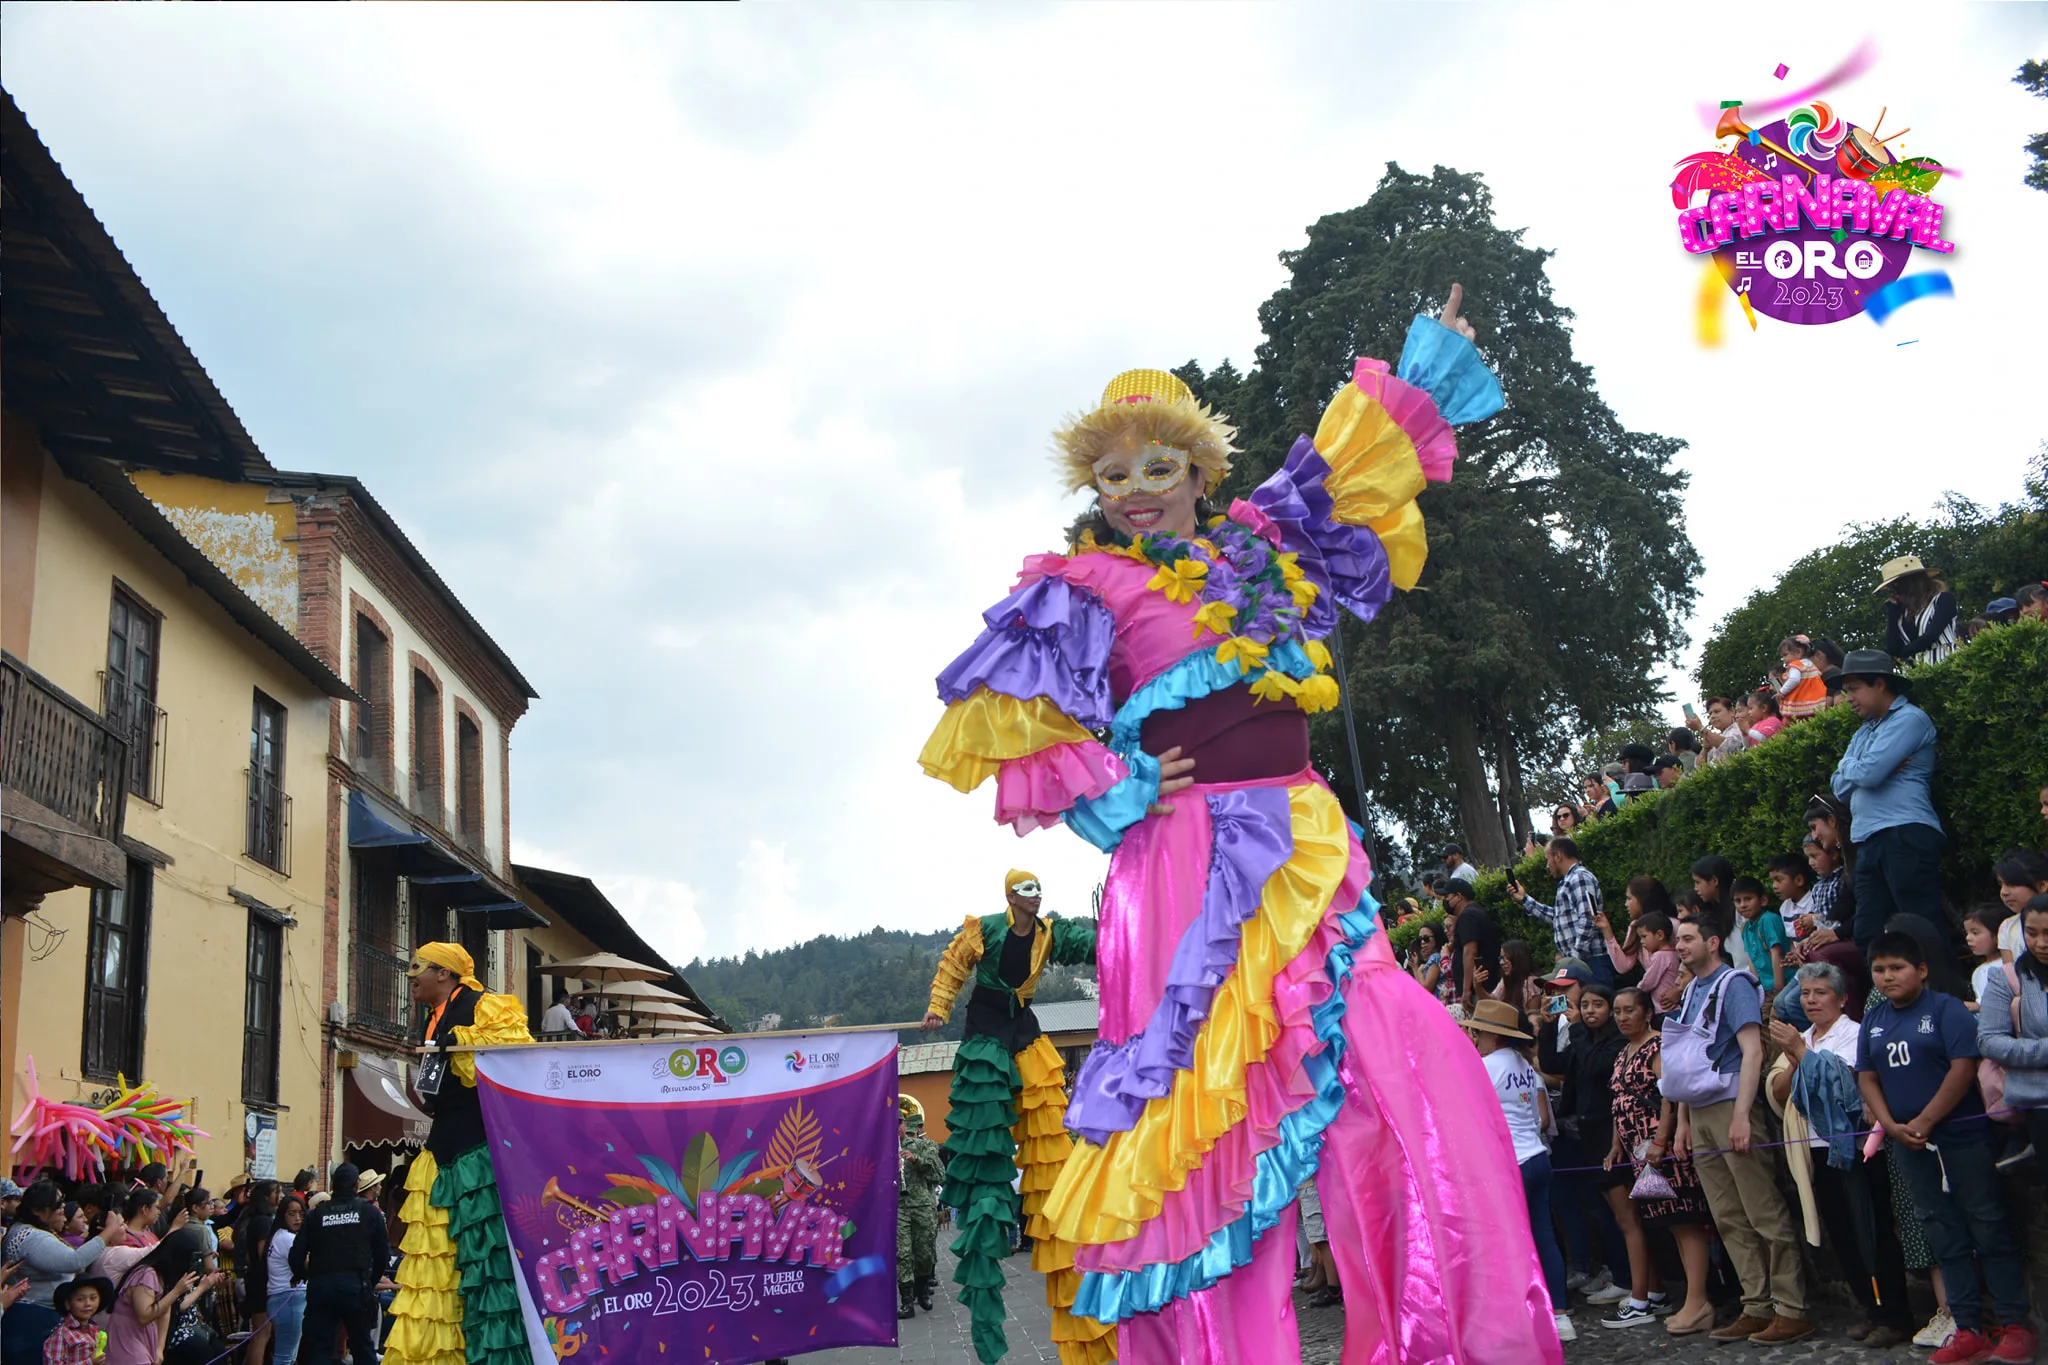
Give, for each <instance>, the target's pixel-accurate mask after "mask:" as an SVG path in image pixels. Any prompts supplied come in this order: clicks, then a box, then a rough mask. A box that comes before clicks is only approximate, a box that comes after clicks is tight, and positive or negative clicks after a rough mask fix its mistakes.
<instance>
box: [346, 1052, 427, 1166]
mask: <svg viewBox="0 0 2048 1365" xmlns="http://www.w3.org/2000/svg"><path fill="white" fill-rule="evenodd" d="M351 1074H352V1075H353V1076H354V1078H355V1081H354V1084H352V1085H350V1086H348V1087H347V1088H346V1089H345V1090H343V1091H342V1097H341V1140H342V1144H343V1145H344V1146H348V1147H417V1146H419V1145H420V1143H422V1142H424V1141H426V1138H427V1128H428V1126H429V1124H430V1123H431V1120H429V1119H428V1117H427V1116H426V1115H425V1114H424V1113H422V1112H421V1111H420V1109H419V1108H418V1106H416V1105H415V1104H413V1102H412V1099H411V1097H410V1096H408V1095H407V1094H406V1093H405V1082H404V1080H403V1078H402V1072H401V1070H400V1067H399V1064H398V1063H397V1062H396V1061H393V1060H391V1059H390V1058H388V1057H379V1056H377V1055H376V1054H374V1053H369V1052H359V1053H357V1054H356V1065H355V1070H354V1071H353V1072H352V1073H351Z"/></svg>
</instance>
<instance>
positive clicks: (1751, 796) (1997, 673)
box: [1395, 621, 2048, 966]
mask: <svg viewBox="0 0 2048 1365" xmlns="http://www.w3.org/2000/svg"><path fill="white" fill-rule="evenodd" d="M1912 696H1913V701H1914V702H1915V703H1916V704H1917V705H1919V706H1921V707H1924V708H1925V709H1926V711H1927V714H1928V716H1929V717H1930V718H1931V719H1932V720H1933V721H1934V725H1935V730H1936V733H1937V736H1938V740H1937V749H1936V761H1935V775H1934V804H1935V810H1936V812H1937V813H1938V814H1939V815H1940V816H1941V821H1942V825H1943V827H1944V828H1945V829H1946V830H1947V831H1948V836H1949V851H1948V856H1947V858H1946V859H1944V860H1943V863H1942V884H1943V890H1944V891H1945V892H1946V893H1947V895H1948V896H1949V898H1950V900H1951V901H1952V902H1953V903H1955V904H1956V905H1958V906H1960V905H1967V904H1970V903H1972V902H1974V901H1979V900H1985V899H1989V898H1991V897H1993V896H1995V895H1996V893H1997V884H1996V879H1995V878H1994V877H1993V876H1992V874H1991V865H1992V863H1993V862H1994V861H1995V860H1996V859H1997V858H1998V856H1999V855H2000V854H2001V853H2004V852H2005V851H2006V850H2007V849H2012V848H2039V847H2041V846H2042V844H2043V842H2044V833H2048V831H2044V829H2043V826H2042V821H2041V812H2040V803H2039V797H2040V792H2041V788H2042V785H2043V784H2044V783H2048V624H2043V623H2041V622H2035V621H2022V622H2020V623H2018V624H2017V625H2012V626H2004V627H2000V628H1999V629H1996V630H1992V631H1989V632H1987V633H1985V634H1984V635H1980V636H1979V637H1978V638H1977V640H1976V642H1975V643H1973V644H1971V645H1969V646H1968V647H1967V648H1964V649H1962V650H1959V651H1957V653H1956V654H1955V655H1954V656H1953V657H1951V658H1949V659H1948V660H1946V661H1945V662H1942V663H1939V664H1933V665H1930V666H1928V667H1926V668H1921V669H1917V670H1915V671H1914V673H1913V693H1912ZM1858 723H1859V722H1858V721H1857V719H1856V715H1855V713H1854V712H1853V711H1851V710H1849V708H1848V707H1846V706H1837V707H1830V708H1828V709H1827V710H1826V711H1823V712H1821V713H1820V714H1819V715H1817V716H1815V717H1813V718H1812V719H1810V720H1804V721H1800V722H1798V723H1796V724H1793V725H1789V726H1787V727H1786V728H1785V729H1784V730H1783V731H1782V732H1781V733H1779V734H1778V735H1777V736H1776V737H1775V738H1773V739H1771V740H1769V741H1768V742H1766V743H1765V744H1763V745H1761V746H1759V747H1757V748H1755V749H1751V750H1748V751H1747V752H1745V753H1742V754H1739V755H1737V756H1736V757H1734V758H1732V759H1729V760H1727V761H1726V762H1723V763H1717V764H1715V765H1714V766H1712V767H1711V768H1702V769H1701V770H1700V771H1699V772H1697V773H1694V774H1693V775H1692V776H1691V777H1688V778H1686V779H1685V781H1683V782H1681V783H1679V785H1678V786H1676V787H1674V788H1672V789H1671V790H1670V791H1665V792H1653V793H1649V794H1647V795H1644V796H1638V797H1636V798H1634V799H1633V800H1631V801H1630V802H1629V803H1628V804H1627V805H1626V806H1624V807H1623V808H1622V809H1621V810H1619V811H1617V812H1616V813H1615V814H1613V815H1611V816H1609V817H1608V818H1607V819H1605V820H1602V821H1600V822H1599V823H1597V824H1595V825H1592V826H1590V827H1588V828H1587V829H1584V830H1582V831H1580V833H1579V835H1578V845H1579V852H1580V855H1581V856H1582V857H1583V858H1584V860H1585V863H1586V866H1587V867H1588V868H1590V869H1591V870H1592V872H1593V875H1594V876H1595V877H1597V878H1599V881H1600V890H1601V894H1602V896H1603V898H1604V899H1605V901H1606V907H1607V915H1608V919H1609V920H1610V921H1611V922H1612V923H1613V925H1614V929H1615V933H1616V934H1617V935H1619V934H1621V933H1624V932H1625V930H1624V928H1623V925H1624V924H1625V923H1626V922H1627V919H1628V915H1627V911H1626V909H1625V908H1624V907H1625V901H1624V895H1625V893H1626V890H1627V887H1628V882H1629V879H1630V878H1631V877H1636V876H1641V875H1643V874H1645V873H1647V874H1649V875H1650V876H1653V877H1656V878H1657V879H1658V880H1659V881H1661V882H1663V883H1664V885H1665V886H1666V887H1667V888H1668V889H1669V890H1670V891H1671V892H1672V894H1673V895H1676V894H1677V893H1678V892H1680V891H1682V890H1687V889H1689V888H1690V887H1691V886H1692V873H1691V868H1692V864H1693V861H1694V860H1695V859H1697V858H1701V857H1704V856H1705V855H1707V854H1709V853H1718V854H1720V855H1721V856H1722V857H1724V858H1726V859H1728V861H1729V862H1731V863H1733V864H1735V871H1736V872H1737V874H1738V875H1740V874H1745V873H1746V874H1748V875H1750V876H1754V877H1757V878H1759V879H1762V878H1763V876H1764V870H1765V865H1766V864H1767V863H1768V862H1769V861H1770V860H1771V859H1772V858H1774V857H1776V856H1777V855H1778V854H1780V853H1790V852H1796V851H1798V849H1799V846H1800V841H1801V840H1803V839H1804V838H1805V837H1806V822H1805V818H1804V817H1805V814H1806V803H1807V801H1808V800H1809V799H1810V798H1811V797H1812V796H1813V795H1814V793H1816V792H1822V791H1826V790H1828V789H1829V788H1828V778H1829V776H1830V775H1831V774H1832V773H1833V772H1834V769H1835V764H1836V763H1837V762H1838V761H1840V759H1841V756H1842V751H1843V750H1844V749H1846V748H1847V747H1848V744H1849V737H1850V736H1851V735H1852V734H1854V733H1855V731H1856V727H1857V725H1858ZM1514 872H1515V875H1516V876H1518V877H1519V878H1520V879H1521V881H1522V884H1523V885H1524V887H1526V888H1527V890H1528V891H1529V894H1530V895H1532V896H1535V897H1536V898H1537V899H1538V900H1541V901H1545V902H1548V901H1549V900H1550V898H1551V896H1552V895H1553V894H1554V893H1555V891H1556V885H1555V883H1554V882H1553V881H1552V879H1551V877H1550V874H1549V873H1548V871H1546V870H1545V868H1544V865H1543V859H1542V857H1541V855H1536V856H1532V857H1527V858H1524V859H1522V860H1521V861H1520V862H1519V863H1517V864H1516V866H1515V869H1514ZM1506 881H1507V876H1506V874H1505V873H1503V872H1500V871H1489V872H1483V873H1481V874H1480V877H1479V880H1478V882H1477V883H1476V887H1475V889H1476V890H1477V891H1478V893H1479V900H1480V903H1481V904H1482V905H1484V906H1485V907H1486V908H1487V909H1488V911H1489V912H1491V913H1492V914H1493V917H1494V920H1495V922H1496V923H1497V924H1498V925H1499V926H1500V931H1501V937H1502V938H1504V939H1506V938H1526V939H1528V940H1529V944H1530V947H1531V948H1532V949H1533V950H1535V955H1536V957H1537V959H1538V962H1539V964H1540V965H1544V966H1548V965H1549V964H1550V962H1552V961H1553V960H1554V959H1555V947H1554V945H1553V942H1552V939H1551V936H1550V932H1549V926H1548V924H1547V923H1545V922H1544V921H1542V920H1538V919H1536V918H1534V917H1533V916H1531V915H1529V914H1527V913H1526V912H1524V911H1523V910H1522V909H1521V908H1520V907H1519V906H1511V905H1510V904H1509V903H1508V898H1507V891H1506ZM1404 927H1405V928H1407V929H1408V934H1407V941H1409V942H1412V941H1413V939H1414V933H1413V927H1412V926H1404ZM1395 942H1396V943H1397V944H1398V943H1401V942H1402V939H1401V937H1400V931H1399V930H1397V931H1396V937H1395Z"/></svg>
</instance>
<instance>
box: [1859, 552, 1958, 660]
mask: <svg viewBox="0 0 2048 1365" xmlns="http://www.w3.org/2000/svg"><path fill="white" fill-rule="evenodd" d="M1877 590H1878V591H1879V592H1881V593H1883V594H1884V597H1885V602H1884V652H1885V653H1887V654H1889V655H1891V656H1892V657H1893V658H1894V659H1897V660H1899V661H1900V662H1901V663H1914V664H1935V663H1940V662H1941V661H1942V660H1943V659H1946V658H1947V657H1948V656H1949V655H1951V654H1953V653H1955V652H1956V615H1957V612H1956V595H1955V594H1954V593H1952V592H1950V591H1949V590H1948V584H1946V583H1944V582H1942V581H1941V578H1940V576H1939V575H1937V574H1936V573H1935V572H1934V571H1933V570H1932V569H1930V568H1928V567H1927V566H1926V565H1925V564H1923V563H1921V561H1920V556H1919V555H1900V556H1899V557H1898V558H1896V559H1887V560H1886V561H1885V562H1884V568H1883V569H1882V570H1880V571H1879V574H1878V584H1877Z"/></svg>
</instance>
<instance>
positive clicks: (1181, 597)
mask: <svg viewBox="0 0 2048 1365" xmlns="http://www.w3.org/2000/svg"><path fill="white" fill-rule="evenodd" d="M1208 577H1209V566H1208V564H1206V563H1204V562H1203V561H1202V560H1199V559H1194V558H1188V559H1181V560H1176V561H1175V562H1173V563H1171V564H1161V565H1160V566H1159V572H1158V573H1155V574H1153V575H1152V581H1151V582H1150V583H1147V584H1146V585H1145V586H1146V587H1148V588H1150V589H1152V590H1153V591H1154V592H1163V593H1165V594H1166V600H1167V601H1169V602H1192V601H1194V600H1195V593H1196V592H1198V591H1200V589H1201V586H1202V584H1203V583H1204V582H1205V581H1206V580H1207V579H1208Z"/></svg>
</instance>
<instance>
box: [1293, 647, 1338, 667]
mask: <svg viewBox="0 0 2048 1365" xmlns="http://www.w3.org/2000/svg"><path fill="white" fill-rule="evenodd" d="M1301 651H1302V653H1304V654H1306V655H1308V661H1309V662H1310V663H1312V664H1314V665H1315V666H1316V672H1318V673H1327V672H1329V671H1330V665H1331V664H1332V663H1333V662H1335V660H1333V659H1331V658H1330V647H1329V646H1328V645H1326V644H1324V643H1323V642H1322V641H1321V640H1310V641H1309V642H1308V643H1307V644H1305V645H1303V646H1302V647H1301Z"/></svg>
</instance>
